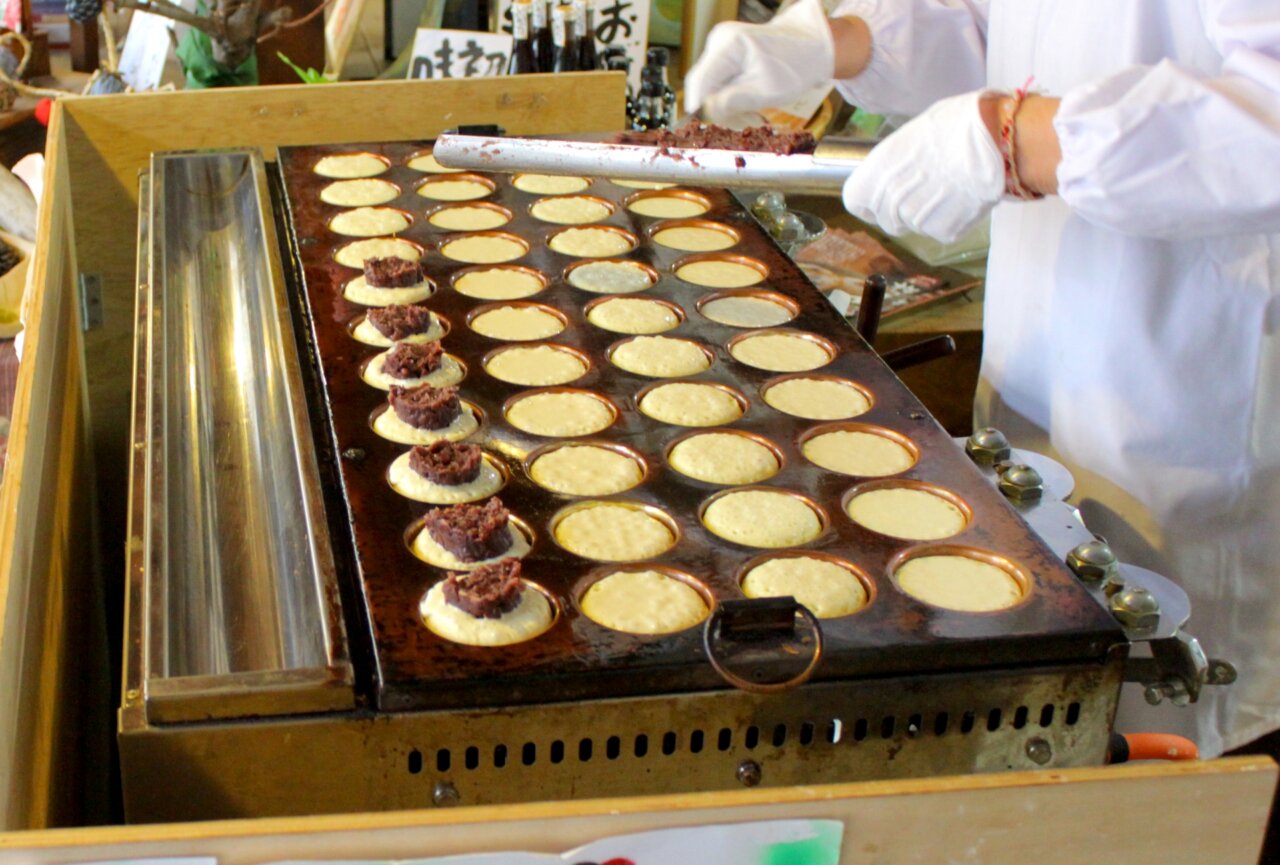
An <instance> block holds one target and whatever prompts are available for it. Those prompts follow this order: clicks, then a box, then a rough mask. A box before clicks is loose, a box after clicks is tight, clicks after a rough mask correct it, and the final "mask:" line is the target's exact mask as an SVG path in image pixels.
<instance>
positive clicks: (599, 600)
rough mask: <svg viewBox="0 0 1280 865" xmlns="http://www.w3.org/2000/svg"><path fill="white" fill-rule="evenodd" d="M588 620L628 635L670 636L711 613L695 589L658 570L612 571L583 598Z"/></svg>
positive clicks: (582, 602) (582, 604)
mask: <svg viewBox="0 0 1280 865" xmlns="http://www.w3.org/2000/svg"><path fill="white" fill-rule="evenodd" d="M580 606H581V607H582V612H583V613H584V614H585V615H586V617H587V618H588V619H591V621H593V622H595V623H597V624H599V625H603V626H604V627H606V628H610V629H611V630H614V631H624V632H626V633H629V634H673V633H675V632H676V631H683V630H685V629H686V628H692V627H693V626H694V625H696V624H698V623H699V622H701V621H702V620H703V619H705V618H706V617H707V615H708V614H709V613H710V610H708V609H707V604H706V601H704V600H703V599H702V595H700V594H699V593H698V591H697V590H696V589H694V588H693V587H692V586H690V585H689V584H688V583H685V582H683V581H681V580H677V579H676V578H675V577H672V576H669V575H667V574H664V573H662V572H661V571H615V572H614V573H612V574H609V575H608V576H606V577H604V578H603V579H601V580H598V581H596V582H595V583H592V584H591V588H589V589H587V591H586V593H585V594H584V595H583V596H582V601H581V603H580Z"/></svg>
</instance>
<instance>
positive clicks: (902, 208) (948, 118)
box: [844, 91, 1005, 243]
mask: <svg viewBox="0 0 1280 865" xmlns="http://www.w3.org/2000/svg"><path fill="white" fill-rule="evenodd" d="M984 96H985V93H984V92H983V91H975V92H973V93H965V94H962V95H960V96H952V97H950V98H947V99H943V100H941V101H939V102H936V103H934V104H933V105H932V106H930V107H929V108H928V109H927V110H926V111H925V112H924V113H923V114H920V115H918V116H917V117H915V118H914V119H913V120H911V121H910V122H908V123H907V124H906V125H904V126H903V127H902V128H901V129H899V130H898V131H897V132H894V133H893V134H892V135H890V136H889V137H888V138H886V139H885V140H884V141H882V142H880V143H879V144H877V145H876V146H875V147H874V148H872V150H871V154H870V155H869V156H868V157H867V158H866V159H865V160H864V161H863V163H862V164H861V165H859V166H858V167H857V168H856V169H854V172H853V174H851V175H850V176H849V179H848V180H847V181H845V184H844V206H845V209H846V210H848V211H849V212H850V213H852V214H853V215H854V216H856V217H858V218H859V219H862V220H864V221H866V222H874V223H879V225H880V227H881V228H883V229H884V230H885V231H887V232H889V233H890V234H895V235H897V234H906V233H907V232H909V231H913V232H916V233H918V234H927V235H929V236H930V237H934V238H937V239H938V240H941V241H943V242H944V243H949V242H951V241H953V240H955V239H956V238H958V237H960V235H962V234H964V233H965V232H966V231H968V230H969V229H970V228H972V227H973V226H974V225H976V224H977V223H978V221H979V220H980V219H982V217H983V216H985V215H986V214H987V212H988V211H990V210H991V208H992V207H994V206H995V204H996V202H998V201H999V200H1000V199H1001V197H1002V196H1003V195H1004V185H1005V178H1004V159H1003V158H1002V157H1001V156H1000V150H999V148H998V147H997V146H996V142H995V140H994V139H993V138H992V133H991V130H990V128H989V127H988V126H987V123H986V120H985V119H984V118H983V115H982V110H981V105H982V99H983V98H984Z"/></svg>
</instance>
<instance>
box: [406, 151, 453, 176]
mask: <svg viewBox="0 0 1280 865" xmlns="http://www.w3.org/2000/svg"><path fill="white" fill-rule="evenodd" d="M408 164H409V167H410V168H412V169H413V170H414V171H421V172H423V173H424V174H457V173H458V172H460V171H462V169H461V168H445V167H444V166H443V165H441V164H440V163H439V162H437V161H436V157H435V155H434V154H432V153H422V154H419V155H418V156H415V157H413V158H412V159H410V160H409V163H408Z"/></svg>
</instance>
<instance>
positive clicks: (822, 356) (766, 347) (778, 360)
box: [729, 331, 833, 372]
mask: <svg viewBox="0 0 1280 865" xmlns="http://www.w3.org/2000/svg"><path fill="white" fill-rule="evenodd" d="M729 353H730V354H731V355H733V357H734V359H735V360H737V361H739V362H740V363H745V364H746V365H747V366H753V367H755V368H756V369H766V370H769V371H770V372H808V371H809V370H811V369H817V368H818V367H822V366H826V365H827V364H829V363H831V361H832V359H833V358H832V357H831V354H830V353H829V352H828V351H827V349H826V348H825V347H824V346H823V345H822V344H821V343H818V342H815V341H814V340H811V339H806V338H805V337H804V336H802V335H801V334H799V333H776V332H774V333H770V332H767V331H766V332H764V333H757V334H752V335H750V336H747V337H745V338H743V339H740V340H738V341H737V342H735V343H734V344H733V345H732V346H731V347H730V348H729Z"/></svg>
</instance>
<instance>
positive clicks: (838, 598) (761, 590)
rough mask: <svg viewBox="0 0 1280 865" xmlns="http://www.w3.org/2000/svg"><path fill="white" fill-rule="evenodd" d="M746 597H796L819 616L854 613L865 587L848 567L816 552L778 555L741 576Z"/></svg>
mask: <svg viewBox="0 0 1280 865" xmlns="http://www.w3.org/2000/svg"><path fill="white" fill-rule="evenodd" d="M742 593H743V594H744V595H746V596H747V597H748V598H784V597H787V596H788V595H789V596H791V597H793V598H795V599H796V601H797V602H799V603H800V604H801V605H803V606H804V607H805V608H806V609H808V610H809V612H811V613H813V614H814V615H815V616H817V617H818V618H819V619H834V618H836V617H838V616H847V615H849V614H851V613H856V612H858V610H861V609H862V608H863V607H865V606H866V605H867V600H868V598H867V587H866V586H864V585H863V584H862V580H860V579H858V578H857V577H856V576H855V575H854V574H853V572H852V571H851V570H849V568H845V567H841V566H840V565H838V564H836V563H835V562H832V561H830V560H828V559H824V558H819V557H817V556H780V557H778V558H776V559H769V560H768V561H766V562H762V563H761V564H759V565H756V566H755V567H754V568H752V569H751V570H750V571H748V572H747V575H746V576H745V577H743V579H742Z"/></svg>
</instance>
